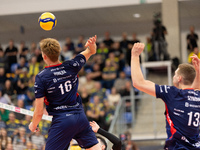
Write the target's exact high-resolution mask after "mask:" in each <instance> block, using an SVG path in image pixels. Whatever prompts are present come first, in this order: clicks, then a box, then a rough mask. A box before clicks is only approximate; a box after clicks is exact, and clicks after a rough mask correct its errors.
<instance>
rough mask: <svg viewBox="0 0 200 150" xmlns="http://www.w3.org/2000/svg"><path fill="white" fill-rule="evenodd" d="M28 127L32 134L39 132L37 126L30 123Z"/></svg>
mask: <svg viewBox="0 0 200 150" xmlns="http://www.w3.org/2000/svg"><path fill="white" fill-rule="evenodd" d="M28 127H29V129H30V130H31V131H32V132H37V131H39V129H38V127H37V126H34V125H33V123H32V122H31V123H30V124H29V126H28Z"/></svg>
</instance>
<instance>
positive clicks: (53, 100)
mask: <svg viewBox="0 0 200 150" xmlns="http://www.w3.org/2000/svg"><path fill="white" fill-rule="evenodd" d="M85 46H86V47H87V48H86V50H85V51H83V52H81V53H80V54H78V55H77V56H76V57H75V58H74V59H72V60H69V61H65V62H63V63H60V61H59V60H58V57H59V55H60V50H61V48H60V44H59V42H58V41H57V40H55V39H51V38H47V39H44V40H42V41H41V42H40V48H41V51H42V57H43V60H44V61H45V63H46V64H47V66H46V67H45V69H44V70H42V71H41V72H40V73H38V75H36V77H35V85H34V87H35V97H36V100H35V101H36V102H35V111H34V115H33V120H32V122H31V123H30V125H29V129H30V130H31V131H32V132H34V131H36V129H37V125H38V123H39V122H40V120H41V118H42V115H43V107H44V102H45V104H46V109H47V112H48V114H49V115H52V116H53V119H52V124H51V127H50V129H49V133H48V139H47V143H46V147H45V149H46V150H66V149H67V148H68V147H69V143H70V141H71V139H72V138H73V139H75V140H76V141H77V142H78V144H79V146H81V147H82V148H85V149H87V150H100V144H99V143H98V141H97V139H96V136H95V134H94V132H93V131H92V128H91V127H90V125H89V122H88V120H87V118H86V116H85V114H84V111H83V107H82V102H81V98H80V96H79V94H78V93H77V89H78V75H77V74H78V72H79V70H80V69H81V68H82V66H83V65H84V64H85V63H86V61H87V60H88V59H89V58H90V56H91V55H93V54H95V53H96V36H95V37H92V38H90V39H89V40H88V41H87V43H86V45H85ZM44 99H45V100H44Z"/></svg>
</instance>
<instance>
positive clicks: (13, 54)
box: [5, 40, 18, 68]
mask: <svg viewBox="0 0 200 150" xmlns="http://www.w3.org/2000/svg"><path fill="white" fill-rule="evenodd" d="M17 53H18V49H17V47H15V46H14V41H13V40H10V41H9V46H8V47H7V48H6V50H5V55H6V56H7V57H8V64H9V68H11V65H12V64H14V63H17Z"/></svg>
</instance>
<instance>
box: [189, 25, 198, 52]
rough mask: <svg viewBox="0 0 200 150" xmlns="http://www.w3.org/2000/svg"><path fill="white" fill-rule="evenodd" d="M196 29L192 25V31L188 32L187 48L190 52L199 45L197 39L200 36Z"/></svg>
mask: <svg viewBox="0 0 200 150" xmlns="http://www.w3.org/2000/svg"><path fill="white" fill-rule="evenodd" d="M194 29H195V28H194V26H190V33H189V34H187V50H188V52H189V53H190V52H192V51H193V49H194V48H195V47H198V44H197V41H198V39H199V37H198V35H197V34H196V33H195V31H194Z"/></svg>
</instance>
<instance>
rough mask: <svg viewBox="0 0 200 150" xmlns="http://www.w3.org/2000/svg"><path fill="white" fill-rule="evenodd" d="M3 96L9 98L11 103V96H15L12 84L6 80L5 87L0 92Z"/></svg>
mask: <svg viewBox="0 0 200 150" xmlns="http://www.w3.org/2000/svg"><path fill="white" fill-rule="evenodd" d="M2 93H3V94H7V95H8V96H9V98H10V99H11V101H12V103H13V101H14V100H13V96H14V95H15V93H14V88H13V86H12V82H11V80H6V81H5V86H4V88H3V90H2Z"/></svg>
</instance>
